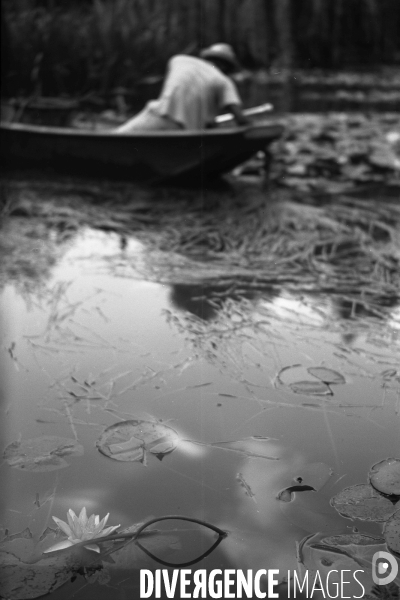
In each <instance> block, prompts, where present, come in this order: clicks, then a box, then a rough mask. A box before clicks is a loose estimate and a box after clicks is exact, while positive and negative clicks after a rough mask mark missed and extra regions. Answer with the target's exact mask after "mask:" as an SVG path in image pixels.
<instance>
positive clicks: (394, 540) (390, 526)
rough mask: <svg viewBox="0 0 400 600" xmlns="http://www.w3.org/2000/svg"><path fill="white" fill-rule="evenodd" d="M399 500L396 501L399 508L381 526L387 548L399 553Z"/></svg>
mask: <svg viewBox="0 0 400 600" xmlns="http://www.w3.org/2000/svg"><path fill="white" fill-rule="evenodd" d="M399 504H400V502H398V503H397V505H396V506H398V508H399V510H397V511H396V512H395V513H394V515H392V516H391V517H390V519H388V520H387V521H386V523H385V526H384V528H383V535H384V537H385V540H386V543H387V546H388V548H389V550H392V552H395V553H396V554H399V555H400V506H399Z"/></svg>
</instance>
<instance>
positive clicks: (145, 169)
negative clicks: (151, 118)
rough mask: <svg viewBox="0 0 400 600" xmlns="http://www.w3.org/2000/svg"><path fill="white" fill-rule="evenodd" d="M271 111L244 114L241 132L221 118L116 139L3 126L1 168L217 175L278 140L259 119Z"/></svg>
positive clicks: (108, 134)
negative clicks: (206, 125) (199, 126)
mask: <svg viewBox="0 0 400 600" xmlns="http://www.w3.org/2000/svg"><path fill="white" fill-rule="evenodd" d="M270 109H271V107H270V105H263V106H261V107H256V108H254V109H250V110H248V111H246V112H247V114H248V115H249V116H250V117H251V118H252V119H254V122H253V121H252V123H251V124H250V125H247V126H244V127H237V126H233V125H232V124H231V120H232V119H231V117H230V116H229V115H221V116H220V117H218V120H217V125H218V126H217V127H216V128H213V129H207V130H204V131H188V130H182V131H154V132H153V131H149V132H143V133H142V132H135V133H134V134H126V133H125V134H121V133H118V132H116V131H113V130H103V131H101V130H89V129H88V130H82V129H74V128H63V127H47V126H40V125H29V124H26V123H12V122H11V123H10V122H2V123H1V125H0V129H1V136H0V147H1V158H2V161H3V164H6V165H7V164H8V165H17V166H18V167H25V166H34V167H39V168H41V169H42V168H43V167H45V166H46V167H52V168H55V169H56V170H61V171H63V172H64V173H65V172H68V173H70V172H79V173H80V174H82V173H83V174H86V173H87V174H90V175H93V174H98V175H99V176H105V175H117V176H121V177H124V178H129V179H131V178H132V179H133V178H135V179H136V178H139V179H142V178H149V177H150V178H153V179H154V178H156V179H157V178H170V177H177V176H182V175H194V174H196V173H197V174H199V173H200V174H201V175H219V174H222V173H225V172H227V171H230V170H231V169H233V168H234V167H236V166H237V165H239V164H241V163H243V162H244V161H245V160H247V159H248V158H250V157H251V156H252V155H253V154H255V153H256V152H257V151H259V150H264V149H266V148H267V147H268V146H269V144H270V143H271V142H272V141H274V140H275V139H277V138H279V137H280V136H281V134H282V132H283V127H282V125H280V124H279V123H275V122H274V121H273V120H271V119H265V118H263V119H260V117H262V116H264V115H265V113H266V112H269V110H270Z"/></svg>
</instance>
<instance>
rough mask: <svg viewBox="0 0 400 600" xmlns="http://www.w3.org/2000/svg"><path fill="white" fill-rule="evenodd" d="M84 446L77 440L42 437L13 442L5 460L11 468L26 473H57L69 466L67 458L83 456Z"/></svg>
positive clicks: (52, 436)
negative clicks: (58, 470) (57, 470)
mask: <svg viewBox="0 0 400 600" xmlns="http://www.w3.org/2000/svg"><path fill="white" fill-rule="evenodd" d="M82 455H83V446H82V445H81V444H79V443H78V442H77V441H76V440H73V439H70V438H63V437H58V436H55V435H42V436H41V437H38V438H33V439H30V440H22V441H20V442H19V441H17V442H12V444H9V445H8V446H7V447H6V449H5V450H4V455H3V458H4V459H5V460H6V461H7V462H8V464H9V465H10V467H15V468H16V469H21V470H22V469H24V470H25V471H55V470H56V469H64V468H65V467H68V466H69V464H68V463H67V461H66V460H65V458H64V457H66V456H82Z"/></svg>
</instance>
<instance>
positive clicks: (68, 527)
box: [45, 507, 120, 553]
mask: <svg viewBox="0 0 400 600" xmlns="http://www.w3.org/2000/svg"><path fill="white" fill-rule="evenodd" d="M109 515H110V513H108V514H107V515H106V516H105V517H104V519H102V520H101V521H100V517H99V515H91V516H90V517H89V518H88V517H87V514H86V508H85V507H83V508H82V510H81V512H80V514H79V517H77V516H76V514H75V513H74V511H73V510H71V509H69V511H68V512H67V519H68V523H65V521H62V520H61V519H58V518H57V517H53V520H54V521H55V522H56V523H57V525H58V527H59V528H60V529H61V530H62V531H63V532H64V533H65V534H66V535H67V536H68V538H67V539H66V540H63V541H62V542H58V544H54V546H51V547H50V548H48V549H47V550H45V553H46V552H55V551H56V550H63V549H64V548H69V547H70V546H73V545H74V544H79V543H80V542H84V541H85V540H92V539H93V538H99V537H104V536H106V535H109V534H110V533H112V532H113V531H115V530H116V529H118V527H120V525H113V526H112V527H106V528H105V529H104V526H105V524H106V523H107V520H108V517H109ZM84 547H85V548H87V549H88V550H93V551H94V552H100V548H99V546H98V545H97V544H90V543H89V544H84Z"/></svg>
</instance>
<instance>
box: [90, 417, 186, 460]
mask: <svg viewBox="0 0 400 600" xmlns="http://www.w3.org/2000/svg"><path fill="white" fill-rule="evenodd" d="M179 442H180V437H179V435H178V433H177V432H176V431H175V430H174V429H172V428H171V427H168V426H167V425H163V424H162V423H159V422H158V421H142V420H131V421H121V422H119V423H115V424H114V425H111V426H110V427H107V429H105V431H104V432H103V433H102V435H101V436H100V438H99V439H98V440H97V442H96V446H97V448H98V450H99V451H100V452H101V453H102V454H104V455H105V456H108V457H109V458H113V459H114V460H120V461H124V462H141V463H142V464H144V465H145V464H147V462H146V459H147V452H151V453H152V454H154V455H155V456H156V457H157V458H158V459H159V460H162V459H163V458H164V456H165V455H166V454H169V453H170V452H173V451H174V450H175V449H176V447H177V446H178V444H179Z"/></svg>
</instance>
